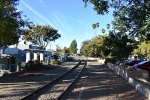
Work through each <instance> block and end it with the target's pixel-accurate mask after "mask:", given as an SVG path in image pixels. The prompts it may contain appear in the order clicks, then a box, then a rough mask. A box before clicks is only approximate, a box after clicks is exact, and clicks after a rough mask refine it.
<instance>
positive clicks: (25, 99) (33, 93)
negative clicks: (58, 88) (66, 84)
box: [20, 61, 82, 100]
mask: <svg viewBox="0 0 150 100" xmlns="http://www.w3.org/2000/svg"><path fill="white" fill-rule="evenodd" d="M81 62H82V61H79V63H78V64H77V65H75V66H74V67H73V68H71V69H70V70H69V71H67V72H66V73H64V74H63V75H61V76H59V77H58V78H56V79H54V80H52V81H50V82H48V83H47V84H45V85H43V86H42V87H40V88H38V89H36V90H35V91H33V92H31V93H29V94H28V95H26V96H24V97H23V98H21V99H20V100H29V98H30V97H32V96H35V95H36V94H38V93H39V92H40V91H41V90H43V89H45V88H46V87H47V86H49V85H51V84H54V83H56V82H58V81H60V80H61V79H62V78H63V77H65V76H66V75H67V74H68V73H70V72H72V71H73V70H74V69H76V68H77V67H78V66H79V65H80V64H81Z"/></svg>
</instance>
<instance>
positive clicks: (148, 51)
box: [132, 40, 150, 58]
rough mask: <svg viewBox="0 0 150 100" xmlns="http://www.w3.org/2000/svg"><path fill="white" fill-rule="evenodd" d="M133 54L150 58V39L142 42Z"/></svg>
mask: <svg viewBox="0 0 150 100" xmlns="http://www.w3.org/2000/svg"><path fill="white" fill-rule="evenodd" d="M132 55H139V56H142V57H146V58H150V40H148V41H143V42H140V43H139V45H138V47H137V48H136V49H134V51H133V52H132Z"/></svg>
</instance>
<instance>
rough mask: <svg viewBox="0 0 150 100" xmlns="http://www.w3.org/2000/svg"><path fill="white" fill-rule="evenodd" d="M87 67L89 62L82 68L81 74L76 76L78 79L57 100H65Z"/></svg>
mask: <svg viewBox="0 0 150 100" xmlns="http://www.w3.org/2000/svg"><path fill="white" fill-rule="evenodd" d="M86 65H87V61H85V63H84V67H83V68H82V70H81V71H80V73H78V75H77V76H76V78H75V79H74V80H73V81H72V82H71V83H70V85H69V86H68V87H67V88H66V89H65V90H64V91H63V92H62V93H61V94H60V95H59V97H58V98H57V99H56V100H65V99H66V98H65V97H66V96H67V94H68V93H69V92H70V90H71V88H72V87H73V86H74V84H75V83H76V82H77V81H78V80H79V78H80V76H81V74H82V72H83V70H84V68H85V67H86Z"/></svg>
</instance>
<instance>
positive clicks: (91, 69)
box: [67, 62, 148, 100]
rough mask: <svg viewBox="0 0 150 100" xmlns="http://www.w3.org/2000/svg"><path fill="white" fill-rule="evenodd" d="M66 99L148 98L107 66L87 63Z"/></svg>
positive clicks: (136, 99)
mask: <svg viewBox="0 0 150 100" xmlns="http://www.w3.org/2000/svg"><path fill="white" fill-rule="evenodd" d="M67 99H71V100H147V99H148V98H147V97H145V96H144V95H143V94H142V93H140V92H138V91H137V90H136V89H135V88H134V87H133V86H132V85H130V84H129V83H128V81H127V80H125V79H123V78H122V77H120V76H119V75H117V74H116V73H115V72H114V71H112V70H110V69H109V68H108V67H107V66H104V65H99V64H98V63H96V62H89V63H88V66H87V68H86V69H85V70H84V74H83V75H82V77H81V80H80V81H79V82H78V83H77V85H76V86H75V88H74V89H73V90H72V92H71V94H70V95H68V98H67Z"/></svg>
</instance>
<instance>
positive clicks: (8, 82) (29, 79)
mask: <svg viewBox="0 0 150 100" xmlns="http://www.w3.org/2000/svg"><path fill="white" fill-rule="evenodd" d="M76 64H77V62H65V63H63V64H62V67H58V68H53V69H47V70H42V71H29V72H26V73H22V74H19V75H12V76H9V77H8V76H7V77H0V100H18V99H21V98H22V97H23V96H25V95H27V94H28V93H30V92H32V91H34V90H35V89H37V88H39V87H41V86H43V85H44V84H46V83H47V82H49V81H52V80H53V79H55V78H57V77H59V76H60V75H62V74H63V73H65V72H67V71H68V70H69V69H71V68H72V67H73V66H74V65H76Z"/></svg>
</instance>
